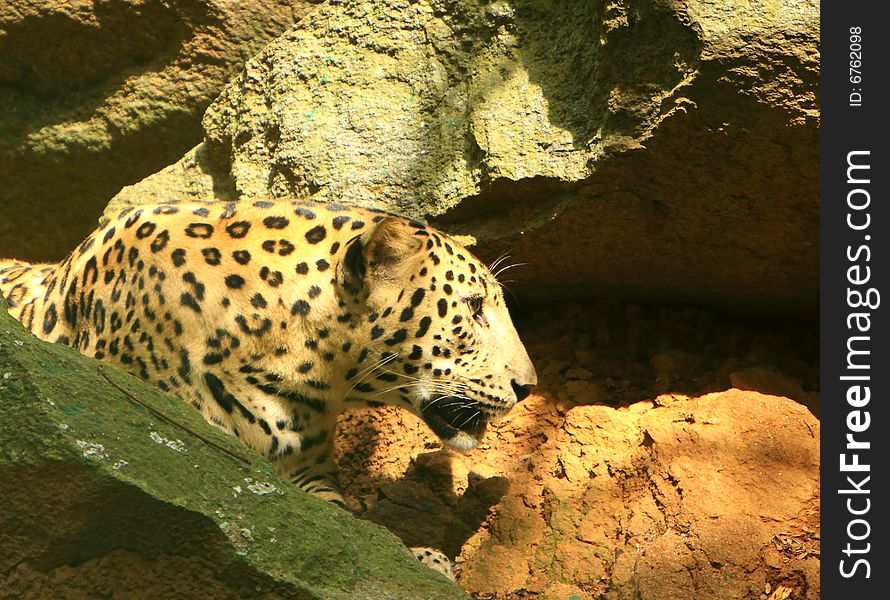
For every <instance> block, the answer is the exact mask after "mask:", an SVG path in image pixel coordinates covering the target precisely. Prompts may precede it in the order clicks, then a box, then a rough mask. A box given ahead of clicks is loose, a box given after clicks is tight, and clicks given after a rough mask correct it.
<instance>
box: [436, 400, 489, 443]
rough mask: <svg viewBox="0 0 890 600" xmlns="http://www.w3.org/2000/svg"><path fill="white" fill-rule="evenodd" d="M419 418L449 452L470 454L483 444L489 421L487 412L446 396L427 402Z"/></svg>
mask: <svg viewBox="0 0 890 600" xmlns="http://www.w3.org/2000/svg"><path fill="white" fill-rule="evenodd" d="M420 416H421V418H422V419H423V420H424V422H425V423H426V424H427V426H429V428H430V429H432V430H433V433H435V434H436V435H437V436H439V438H440V439H441V440H442V441H443V442H444V443H445V445H446V446H448V447H449V448H453V449H455V450H472V449H473V448H475V447H476V446H477V445H479V442H480V441H481V440H482V436H483V435H484V434H485V429H486V428H487V426H488V420H489V418H490V417H491V415H489V414H488V413H487V412H486V411H483V410H480V409H479V408H477V407H475V406H473V405H467V404H466V403H465V402H464V401H462V400H458V399H456V398H453V397H449V396H436V397H433V398H428V399H426V400H424V401H423V402H422V403H421V410H420Z"/></svg>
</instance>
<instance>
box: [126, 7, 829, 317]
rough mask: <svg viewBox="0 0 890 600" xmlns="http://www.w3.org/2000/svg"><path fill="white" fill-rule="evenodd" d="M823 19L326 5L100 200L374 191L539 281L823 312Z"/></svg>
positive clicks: (564, 287)
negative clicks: (161, 164)
mask: <svg viewBox="0 0 890 600" xmlns="http://www.w3.org/2000/svg"><path fill="white" fill-rule="evenodd" d="M818 42H819V10H818V3H817V2H815V0H808V1H806V2H798V3H787V2H778V1H775V0H761V1H758V2H753V3H748V4H744V5H740V4H732V5H727V4H725V3H721V2H716V1H713V0H693V1H690V2H684V3H679V4H666V3H663V2H657V1H655V0H635V1H632V2H605V3H601V2H592V1H591V0H573V1H571V2H567V3H563V4H561V5H560V6H559V7H553V6H551V5H550V4H547V3H544V4H541V3H538V2H534V1H532V0H515V1H513V2H506V1H499V2H475V1H474V2H455V1H452V0H417V1H413V2H409V1H408V0H388V1H386V2H337V3H330V4H325V5H322V6H320V7H319V8H318V9H316V10H315V11H313V12H312V13H310V14H309V15H307V16H306V17H305V18H304V19H303V20H302V21H300V23H299V24H298V25H297V26H296V27H295V28H294V29H292V30H290V31H288V32H287V33H285V34H284V35H282V36H281V37H279V38H278V39H277V40H276V41H275V42H273V43H271V44H269V45H268V46H267V47H266V48H265V49H264V50H263V51H262V52H260V53H259V54H258V55H257V56H256V57H255V58H254V59H252V60H251V61H249V62H248V64H247V66H246V68H245V70H244V71H243V72H242V73H241V74H240V75H239V76H238V77H237V78H236V79H235V80H234V81H233V82H232V83H231V84H230V85H229V86H228V87H227V88H226V90H225V91H224V92H223V93H222V94H221V96H220V97H219V98H218V99H217V100H216V101H215V102H214V103H213V104H212V105H211V106H210V108H209V110H208V112H207V113H206V115H205V117H204V123H203V127H204V135H205V141H204V142H203V143H202V144H201V145H199V146H197V147H196V148H194V149H193V150H192V151H190V152H189V153H187V154H186V155H185V156H184V157H183V158H182V159H181V160H180V161H179V162H177V163H175V164H173V165H171V166H170V167H168V168H166V169H164V170H162V171H160V172H159V173H157V174H156V175H153V176H151V177H149V178H147V179H146V180H144V181H142V182H141V183H139V184H137V185H134V186H132V187H130V188H126V189H124V190H123V191H122V192H121V194H119V195H118V196H117V197H116V198H115V199H114V201H113V202H112V203H111V205H110V206H109V210H117V209H119V208H120V206H121V205H123V204H127V203H139V202H145V201H157V200H159V199H169V198H188V199H197V200H202V199H220V198H225V199H239V198H254V197H269V196H272V197H282V196H314V197H317V198H323V199H336V200H337V201H339V202H346V203H357V204H371V205H374V206H378V207H382V208H386V209H390V210H394V211H397V212H401V213H407V214H410V215H414V216H432V217H435V219H434V221H435V222H437V223H438V224H440V225H442V226H444V227H446V228H448V229H450V230H452V231H453V232H456V233H463V234H469V235H471V236H473V237H475V238H476V239H477V240H478V245H477V251H478V252H479V253H480V254H481V255H482V256H483V257H485V258H490V259H494V258H495V257H497V256H498V255H500V254H501V253H509V254H510V255H511V261H514V262H520V263H528V264H527V265H526V266H525V267H524V268H523V270H522V272H521V274H517V276H516V279H517V280H518V281H517V283H516V285H515V288H514V289H515V291H516V293H517V294H518V295H520V296H522V297H524V298H527V299H531V300H533V301H543V300H547V301H552V300H554V299H559V298H566V297H574V298H583V297H613V298H645V299H647V300H649V301H658V302H672V303H685V304H689V303H693V304H700V305H701V304H704V305H711V306H717V307H720V308H723V309H730V310H736V311H741V312H748V313H752V312H753V313H761V314H773V315H776V314H779V315H782V314H790V313H794V314H796V315H803V316H805V317H810V318H814V317H815V316H816V307H817V305H818V269H817V266H818V251H817V239H818V199H817V198H818V144H817V139H818V104H817V98H816V91H817V85H818V65H819V62H818V61H819V53H818Z"/></svg>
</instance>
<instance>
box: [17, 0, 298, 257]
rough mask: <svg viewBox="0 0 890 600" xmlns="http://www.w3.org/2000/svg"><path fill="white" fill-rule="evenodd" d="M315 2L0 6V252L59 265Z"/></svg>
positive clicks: (85, 0) (134, 0) (156, 0)
mask: <svg viewBox="0 0 890 600" xmlns="http://www.w3.org/2000/svg"><path fill="white" fill-rule="evenodd" d="M312 5H313V3H312V2H311V1H310V0H251V2H229V1H225V0H202V1H198V0H172V1H161V0H127V1H124V0H107V1H103V2H95V1H93V0H11V1H4V2H2V3H0V57H2V58H0V106H3V107H4V108H3V110H2V111H0V164H2V165H3V166H2V169H0V189H2V190H3V196H2V202H0V256H9V255H10V254H16V255H18V256H21V257H27V258H30V259H32V260H50V259H58V258H60V257H61V256H63V255H64V254H66V253H67V252H68V251H69V250H70V249H71V248H73V247H74V246H75V245H76V244H77V243H79V242H80V241H81V240H82V239H83V237H85V235H86V234H87V233H88V232H89V231H90V230H91V229H92V228H93V226H94V225H95V222H96V217H97V216H98V214H99V213H100V212H101V210H102V208H103V207H104V206H105V204H106V203H107V202H108V199H109V198H110V197H111V196H113V195H114V194H115V193H117V191H118V190H119V189H120V188H121V186H123V185H126V184H129V183H133V182H136V181H139V180H140V179H142V178H143V177H145V176H146V175H149V174H150V173H153V172H154V171H156V170H158V169H160V168H161V167H163V166H164V165H167V164H170V163H171V162H172V161H174V160H176V158H177V157H179V156H181V155H182V153H183V152H185V151H186V150H188V149H189V148H191V147H192V146H194V145H195V144H196V143H198V142H199V141H200V140H201V128H200V119H201V115H202V114H203V112H204V110H205V109H206V108H207V105H208V104H209V103H210V101H211V100H212V99H213V98H214V97H216V95H217V94H219V92H220V90H221V89H222V87H223V85H224V84H225V83H226V82H227V81H228V79H229V78H231V77H232V76H233V75H234V74H235V73H236V72H237V71H238V69H239V68H241V66H242V65H243V64H244V62H245V61H246V60H247V59H248V58H249V57H250V56H252V55H253V54H254V53H255V52H257V51H258V50H259V49H260V48H262V47H263V46H264V45H265V44H266V43H267V42H269V41H270V40H272V39H273V38H275V37H276V36H278V35H279V34H281V32H283V31H284V30H285V29H286V28H287V27H289V26H290V25H292V24H293V22H294V21H295V20H297V19H298V18H299V17H300V16H301V15H302V14H303V13H305V12H306V11H307V10H308V9H309V8H311V7H312Z"/></svg>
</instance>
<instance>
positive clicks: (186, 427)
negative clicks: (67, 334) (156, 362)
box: [0, 306, 466, 600]
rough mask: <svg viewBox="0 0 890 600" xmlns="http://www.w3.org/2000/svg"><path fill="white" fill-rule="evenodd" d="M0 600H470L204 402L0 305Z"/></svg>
mask: <svg viewBox="0 0 890 600" xmlns="http://www.w3.org/2000/svg"><path fill="white" fill-rule="evenodd" d="M0 405H2V410H3V418H2V419H0V498H2V499H3V510H2V511H0V544H2V547H3V552H2V553H0V572H2V573H3V574H4V575H3V578H2V580H0V598H3V599H7V598H9V599H12V598H34V599H37V598H85V597H96V596H108V597H111V596H114V597H139V598H149V597H151V598H171V597H189V598H192V597H212V598H233V599H234V598H245V597H258V596H261V597H263V598H289V599H296V598H299V599H304V598H305V599H310V598H342V599H344V600H346V599H356V598H368V599H375V600H376V599H378V598H393V599H395V598H404V599H406V600H414V599H416V598H443V599H444V598H455V599H456V598H465V597H466V595H465V594H464V593H463V592H462V591H461V589H460V588H459V587H457V586H455V585H454V584H452V583H450V582H448V581H447V580H445V579H444V578H443V577H442V576H441V575H439V574H437V573H434V572H433V571H431V570H429V569H427V568H426V567H424V566H422V565H420V564H419V563H418V562H417V561H416V560H415V559H414V557H413V556H412V555H411V553H410V552H408V551H407V550H406V549H405V548H404V546H402V545H401V543H400V542H399V541H398V540H397V539H396V538H395V537H394V536H393V535H392V534H390V533H388V532H387V531H386V530H384V529H382V528H380V527H378V526H376V525H374V524H372V523H369V522H367V521H360V520H357V519H355V518H354V517H352V516H351V515H349V514H348V513H346V512H345V511H343V510H342V509H339V508H337V507H335V506H333V505H330V504H328V503H326V502H324V501H322V500H319V499H316V498H313V497H310V496H308V495H306V494H304V493H303V492H301V491H300V490H298V489H296V488H295V487H293V486H291V485H290V484H288V483H287V482H286V481H283V480H282V479H281V478H279V477H278V476H277V475H276V474H275V472H274V471H273V470H272V469H271V467H270V466H269V465H268V464H267V463H266V462H265V461H264V459H263V458H261V457H260V456H259V455H257V454H255V453H253V452H251V451H250V450H248V449H247V448H245V447H244V446H242V445H241V444H239V443H238V442H237V441H236V440H235V439H234V438H231V437H229V436H227V435H225V434H224V433H222V432H220V431H218V430H216V429H214V428H213V427H211V426H210V425H208V424H206V423H205V422H204V421H203V419H202V418H201V416H200V415H199V414H198V412H197V411H195V410H193V409H192V408H191V407H189V406H187V405H186V404H184V403H183V402H181V401H180V400H177V399H175V398H173V397H171V396H168V395H165V394H163V393H161V392H159V391H157V390H155V389H154V388H151V387H149V386H147V385H145V384H143V383H142V382H140V381H138V380H136V379H135V378H133V377H131V376H129V375H127V374H125V373H124V372H123V371H120V370H119V369H117V368H114V367H112V366H109V365H106V364H102V363H99V362H97V361H95V360H92V359H88V358H85V357H83V356H81V355H79V354H78V353H77V352H75V351H73V350H71V349H69V348H65V347H62V346H56V345H51V344H47V343H44V342H41V341H39V340H38V339H37V338H35V337H34V336H32V335H31V334H30V333H28V332H26V331H25V330H24V329H23V328H22V327H21V325H19V324H18V323H17V322H15V321H13V320H12V318H11V317H9V316H8V315H7V314H6V310H5V306H0Z"/></svg>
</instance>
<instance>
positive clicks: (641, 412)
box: [369, 390, 819, 600]
mask: <svg viewBox="0 0 890 600" xmlns="http://www.w3.org/2000/svg"><path fill="white" fill-rule="evenodd" d="M384 414H386V411H385V412H384ZM396 415H398V416H399V420H400V421H402V423H403V426H402V427H401V428H399V427H395V429H397V431H396V432H395V435H396V437H395V439H396V440H398V441H393V440H389V441H387V442H385V443H386V444H387V446H388V447H385V448H382V449H378V450H377V451H376V454H377V455H378V456H379V457H380V458H378V459H374V458H373V457H372V462H373V461H375V460H386V458H384V457H388V458H390V459H391V458H392V457H393V456H401V455H402V452H403V451H404V450H405V447H406V446H416V445H418V444H419V443H420V442H421V440H423V439H424V438H425V436H427V435H428V434H427V433H425V432H424V430H423V426H422V424H421V423H420V422H419V421H417V423H416V424H415V423H414V422H413V419H411V420H409V419H406V418H404V416H403V415H400V414H399V413H398V412H397V411H395V410H392V412H391V413H389V417H390V418H391V419H392V418H393V417H395V416H396ZM399 429H400V430H399ZM486 442H487V444H488V446H487V448H486V449H482V450H476V451H474V452H471V453H468V454H458V453H451V461H452V467H451V469H449V470H448V472H449V473H451V474H452V477H451V479H450V481H451V485H452V486H453V490H452V491H451V492H450V493H442V492H441V489H440V498H439V499H438V500H437V499H436V497H435V496H434V495H431V493H430V492H429V491H424V490H423V489H422V486H420V485H419V484H418V482H423V481H427V482H430V480H429V479H428V478H426V479H425V477H424V475H423V474H421V473H417V472H412V470H411V469H410V468H409V469H408V471H407V473H406V474H405V475H403V476H402V477H396V481H394V482H392V483H388V484H386V485H385V487H384V491H383V492H382V493H381V496H380V497H379V499H378V500H377V501H376V503H375V504H373V505H372V506H371V508H370V509H369V516H370V518H372V519H373V520H375V521H377V522H380V523H383V524H386V526H387V527H393V528H394V529H395V530H396V532H397V533H398V534H399V535H400V536H403V537H407V536H410V535H411V532H414V531H416V528H415V527H414V525H412V523H417V524H423V525H425V526H426V527H428V528H429V527H435V528H437V529H439V530H443V531H444V532H445V533H444V534H442V535H443V536H444V537H443V538H442V541H441V542H439V543H440V544H441V545H442V546H443V547H445V548H448V549H449V550H450V551H454V552H456V553H459V557H458V560H459V562H460V564H461V565H462V574H461V576H460V579H459V582H460V583H461V585H463V586H464V587H465V588H466V589H467V591H469V592H471V593H475V594H478V595H479V597H497V598H506V597H510V594H514V595H516V596H518V597H523V596H522V595H521V594H522V593H527V594H529V597H536V595H537V594H542V595H545V596H546V597H551V596H553V597H562V598H565V597H569V596H571V595H573V594H574V595H577V596H578V597H579V598H603V599H607V600H625V599H628V600H629V599H632V598H639V599H643V600H671V599H675V598H720V599H721V600H723V599H726V600H731V599H739V600H742V599H745V598H750V597H751V590H758V591H759V590H763V589H764V587H765V586H766V585H767V584H768V585H772V586H773V587H775V586H777V585H785V586H787V587H789V588H792V589H793V590H794V593H795V594H796V595H795V596H794V597H795V598H799V599H801V600H816V599H818V598H819V426H818V421H817V420H816V419H815V417H813V416H812V414H810V412H809V411H807V409H806V408H805V407H803V406H802V405H800V404H797V403H796V402H793V401H791V400H789V399H787V398H781V397H777V396H767V395H764V394H760V393H757V392H748V391H741V390H727V391H725V392H719V393H713V394H707V395H705V396H701V397H697V398H686V397H677V396H674V397H671V398H670V402H669V403H667V404H666V405H665V406H654V405H653V403H652V402H651V401H646V402H639V403H636V404H633V405H631V406H629V407H626V408H613V407H609V406H576V407H574V408H572V409H570V410H569V411H568V412H567V413H566V414H565V417H560V416H559V415H558V413H557V411H556V407H555V406H554V405H553V404H552V402H550V401H549V400H548V399H547V398H546V397H543V396H537V395H532V396H531V397H529V398H528V399H526V400H525V401H524V402H523V403H522V404H520V405H518V406H517V407H516V408H514V409H513V411H512V412H511V413H510V415H509V416H508V417H507V418H506V419H505V420H504V421H503V422H501V423H499V424H497V425H496V426H494V427H493V430H492V432H491V433H490V434H489V436H488V437H487V438H486ZM473 471H485V472H494V473H501V474H502V477H497V476H493V477H491V478H490V479H489V480H491V481H499V482H500V483H499V488H498V493H497V494H496V495H493V496H488V497H487V498H486V499H485V501H484V502H482V503H481V504H477V505H476V506H474V509H473V510H472V511H467V510H465V508H464V507H467V506H469V505H470V502H471V498H472V497H473V494H472V493H471V492H470V490H472V489H473V487H472V486H470V487H469V488H467V487H466V486H467V480H466V479H465V474H466V473H470V472H473ZM402 478H405V479H406V480H405V481H399V479H402ZM443 480H444V481H445V482H448V481H449V478H448V477H447V476H441V475H440V478H439V480H438V481H439V482H440V483H439V485H441V482H442V481H443ZM489 480H485V481H489ZM507 481H508V482H509V483H508V484H507V483H506V482H507ZM473 485H475V486H478V485H480V484H479V483H475V484H473ZM399 498H402V499H401V500H398V499H399ZM408 498H412V499H413V500H412V501H411V502H410V505H411V506H413V507H414V508H413V512H411V513H410V514H407V513H406V512H405V511H404V510H396V511H393V510H392V506H391V504H392V503H393V502H395V503H397V504H399V503H401V502H405V501H406V500H407V499H408ZM418 526H420V525H418ZM431 535H432V534H431ZM430 539H431V538H430V537H426V538H425V540H426V542H427V543H429V540H430Z"/></svg>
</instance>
